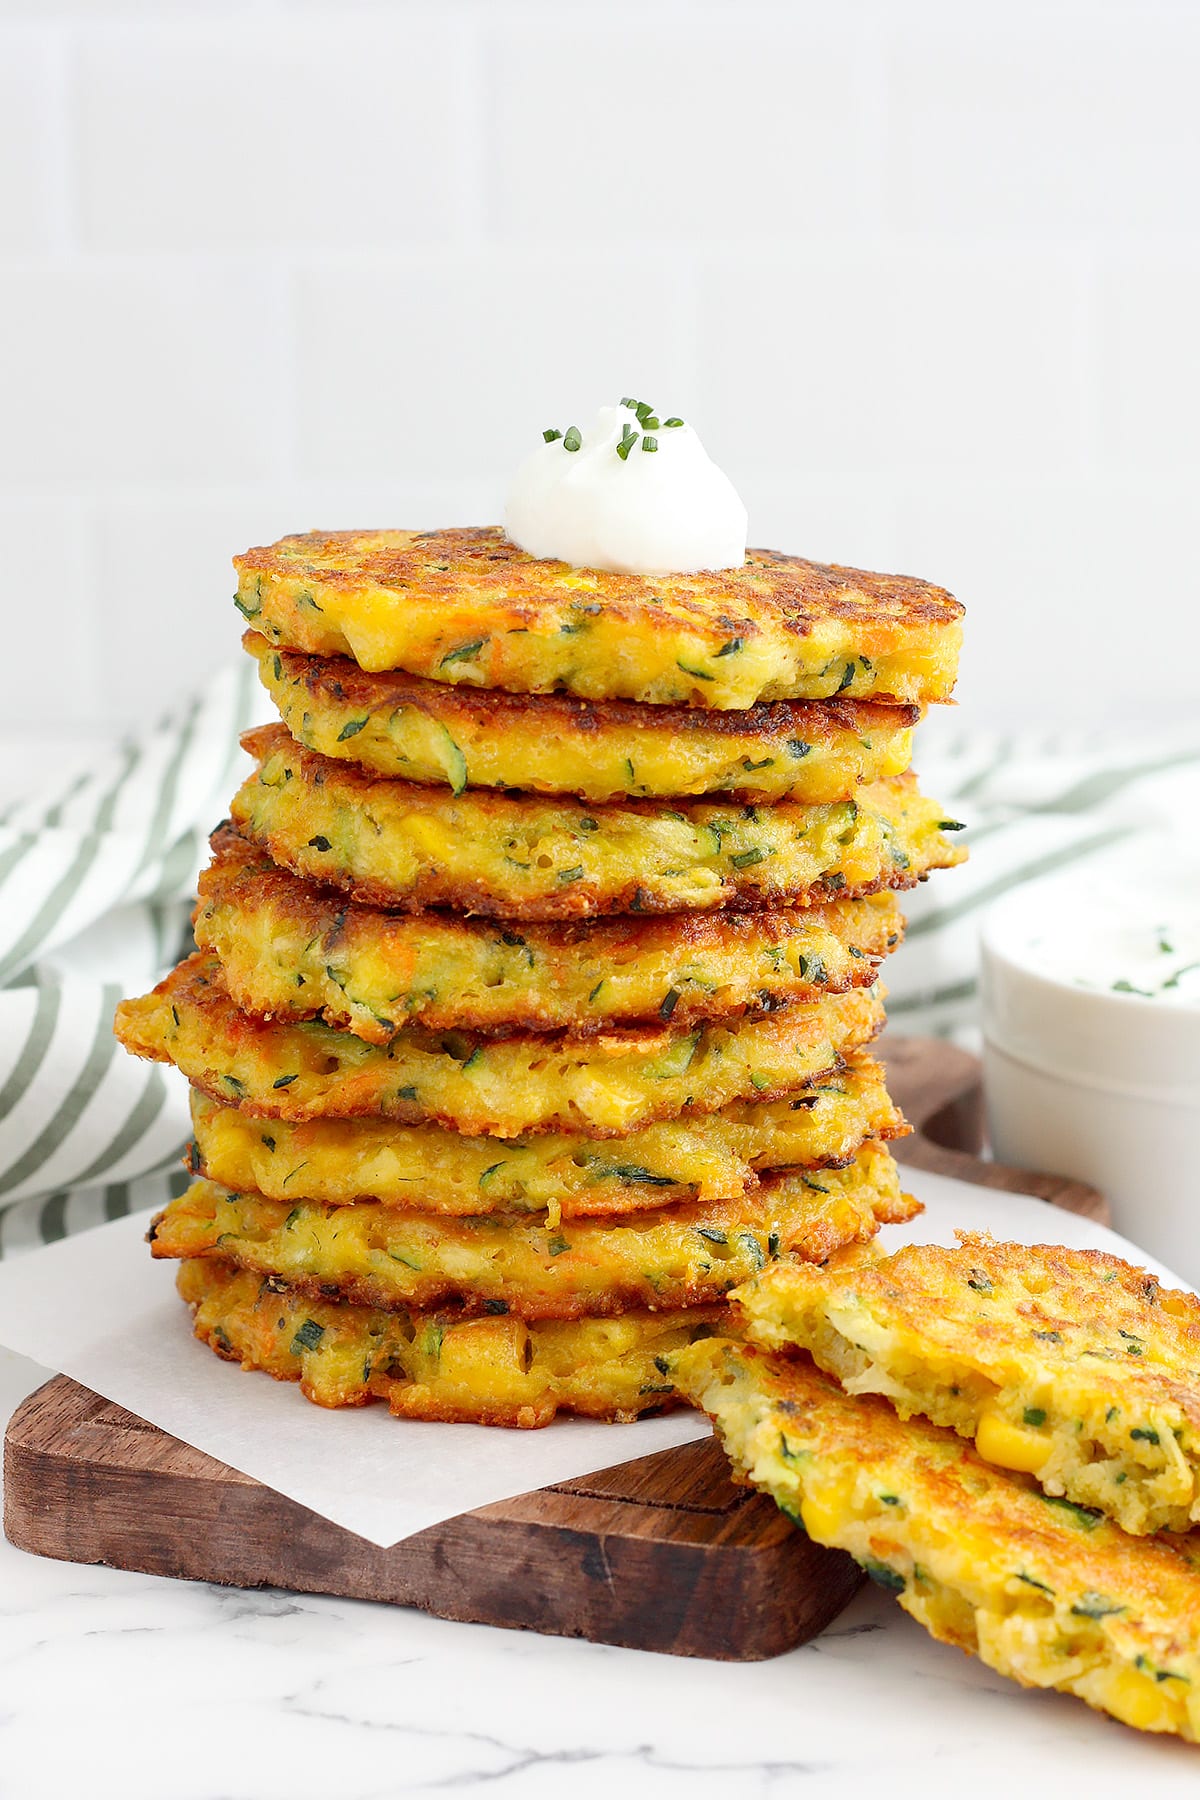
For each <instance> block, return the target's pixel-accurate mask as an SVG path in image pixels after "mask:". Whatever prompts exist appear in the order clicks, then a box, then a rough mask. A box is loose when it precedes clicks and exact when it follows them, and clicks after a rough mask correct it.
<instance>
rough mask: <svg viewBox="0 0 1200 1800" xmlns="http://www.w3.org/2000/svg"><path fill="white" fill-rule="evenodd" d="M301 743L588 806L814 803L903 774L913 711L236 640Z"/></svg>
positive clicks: (363, 760) (377, 763)
mask: <svg viewBox="0 0 1200 1800" xmlns="http://www.w3.org/2000/svg"><path fill="white" fill-rule="evenodd" d="M242 641H243V643H244V645H245V647H246V649H247V650H248V651H249V652H250V654H251V655H252V656H253V657H254V658H255V659H256V661H257V662H258V669H259V674H260V676H261V678H262V682H263V686H264V687H265V688H266V690H267V692H268V693H269V694H270V696H271V698H272V700H273V701H274V702H275V705H276V706H277V707H278V709H279V712H280V714H281V716H282V718H283V721H284V723H285V724H286V726H287V728H288V730H289V731H290V732H291V733H292V736H293V737H294V738H295V739H296V741H297V742H298V743H301V744H304V745H305V746H306V747H307V748H308V749H310V750H318V751H320V753H321V754H322V755H323V756H331V757H334V758H336V759H338V760H339V761H342V762H352V763H359V764H361V765H362V766H363V767H364V768H367V769H370V770H371V771H372V772H373V773H374V774H377V775H388V776H392V777H393V778H398V779H400V780H403V781H422V782H433V783H434V784H435V785H438V786H445V785H448V786H449V787H451V788H453V790H454V792H455V793H456V794H460V793H461V792H462V791H463V789H464V788H466V787H501V788H524V789H527V790H528V791H530V792H533V793H539V794H578V795H580V796H581V797H582V798H583V799H585V800H596V801H605V800H619V799H631V800H638V799H646V798H656V797H657V798H676V797H678V796H680V795H685V796H686V795H689V794H691V795H694V794H717V793H719V794H722V795H724V796H727V797H728V798H730V799H740V800H748V801H765V800H795V801H804V802H808V803H816V804H819V805H825V804H828V803H829V802H831V801H834V800H846V799H849V798H850V797H851V796H852V795H853V793H854V791H855V789H856V788H857V787H858V786H859V785H860V784H861V783H862V782H864V781H881V780H884V779H886V778H887V777H888V776H889V775H900V774H903V772H904V770H905V769H907V768H908V765H909V763H910V761H911V760H912V729H913V726H914V725H916V724H917V722H918V720H919V719H920V716H921V709H920V707H918V706H898V705H891V704H888V703H886V702H871V701H866V700H846V699H840V700H810V701H804V700H779V701H776V702H774V703H773V704H765V703H764V704H761V705H759V706H754V707H750V708H749V709H747V710H745V711H726V712H713V711H706V710H704V709H703V708H701V707H693V706H659V707H646V706H641V705H638V704H637V703H636V702H635V701H630V700H608V701H591V700H579V699H577V698H576V697H575V696H574V695H571V694H542V695H538V696H535V697H530V696H529V695H527V694H506V693H503V692H502V691H500V690H499V689H496V688H483V689H479V688H467V687H451V686H449V685H448V684H447V683H446V682H444V681H425V680H422V679H421V678H420V677H419V676H413V675H403V674H399V673H397V672H394V671H393V672H387V673H380V674H374V675H372V674H368V673H367V672H366V671H365V670H363V669H360V668H359V667H358V665H357V663H353V662H351V661H350V660H349V658H348V657H344V656H333V657H318V656H306V655H305V654H304V653H303V652H302V651H299V650H287V649H284V648H282V647H280V648H277V647H276V646H275V645H273V644H271V643H269V642H268V641H267V639H266V638H264V637H260V636H259V634H258V633H257V632H253V631H248V632H247V633H246V635H245V637H244V639H243V640H242Z"/></svg>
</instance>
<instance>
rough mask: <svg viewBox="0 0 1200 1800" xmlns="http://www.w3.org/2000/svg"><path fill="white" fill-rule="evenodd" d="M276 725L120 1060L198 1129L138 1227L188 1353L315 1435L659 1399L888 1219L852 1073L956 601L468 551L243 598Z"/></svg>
mask: <svg viewBox="0 0 1200 1800" xmlns="http://www.w3.org/2000/svg"><path fill="white" fill-rule="evenodd" d="M237 566H238V569H239V576H240V580H239V588H238V596H237V604H238V606H239V608H240V610H241V611H242V613H243V614H244V615H245V617H246V619H247V620H248V621H249V623H250V625H251V628H252V629H251V630H250V631H249V632H248V633H247V636H246V640H245V643H246V648H247V650H248V651H249V652H250V654H251V655H253V656H254V657H255V659H256V660H257V662H258V665H259V669H260V672H261V675H262V678H263V681H264V683H265V685H266V687H267V689H268V691H269V692H270V694H271V696H272V698H273V700H274V701H275V703H276V705H277V707H278V709H279V712H280V714H281V716H282V720H283V723H282V724H280V725H276V726H271V727H268V728H265V729H262V730H259V731H256V732H252V733H251V734H249V736H248V737H247V739H246V740H245V741H246V747H247V749H248V750H249V751H250V753H251V755H252V756H253V757H254V759H255V762H256V765H257V767H256V770H255V772H254V773H253V774H252V775H251V776H250V777H249V779H248V780H247V781H246V782H245V784H244V786H243V787H242V789H241V790H240V792H239V793H238V794H237V795H236V797H235V799H234V801H233V806H232V812H231V819H230V821H229V822H228V823H227V824H226V825H223V826H222V827H221V828H220V829H219V830H218V831H217V833H216V835H215V837H214V839H213V860H212V864H211V866H210V867H209V869H208V870H207V872H206V873H205V875H204V876H203V878H202V882H201V891H200V900H199V905H198V908H197V912H196V918H195V932H196V941H197V945H198V949H197V952H196V954H195V955H194V956H192V957H190V958H189V959H188V960H187V961H186V962H184V963H183V964H182V965H181V966H180V967H179V968H178V969H176V970H175V971H174V973H173V974H172V975H171V976H170V977H169V978H168V979H167V980H166V981H165V982H163V983H162V984H161V986H160V987H159V988H157V989H156V990H155V991H154V993H153V994H150V995H148V996H146V997H145V998H144V999H141V1000H136V1001H130V1002H126V1003H125V1005H124V1006H123V1007H122V1008H121V1010H120V1014H119V1020H118V1030H119V1034H120V1036H121V1038H122V1041H123V1042H124V1043H125V1044H126V1045H127V1046H128V1047H129V1048H130V1049H131V1050H133V1051H134V1052H136V1053H137V1054H139V1055H143V1056H150V1057H157V1058H159V1059H162V1060H168V1061H171V1062H174V1063H175V1064H176V1065H177V1066H178V1067H179V1068H181V1069H182V1070H183V1071H184V1073H185V1074H186V1075H187V1076H188V1078H189V1080H190V1082H191V1083H192V1088H193V1096H194V1098H193V1118H194V1128H195V1143H194V1146H193V1148H192V1151H191V1167H192V1170H193V1172H194V1174H195V1176H196V1180H195V1182H194V1183H193V1185H192V1186H191V1188H190V1189H189V1190H188V1191H187V1192H186V1193H185V1194H184V1195H183V1196H182V1197H181V1198H180V1199H178V1200H176V1201H175V1202H173V1203H172V1204H171V1205H170V1206H169V1207H168V1208H167V1209H166V1211H165V1212H164V1213H163V1214H162V1215H161V1216H160V1218H159V1219H157V1220H156V1222H155V1225H154V1228H153V1231H152V1234H151V1235H152V1242H153V1248H154V1253H155V1254H156V1255H158V1256H168V1257H179V1258H182V1259H183V1265H182V1268H181V1271H180V1277H179V1286H180V1291H181V1293H182V1294H183V1296H184V1298H185V1299H186V1300H187V1301H188V1302H189V1304H190V1305H191V1306H192V1307H193V1309H194V1311H195V1316H196V1330H197V1333H198V1335H199V1336H201V1337H202V1338H204V1339H205V1340H206V1341H207V1342H208V1343H209V1344H210V1345H211V1346H212V1347H213V1349H215V1350H216V1351H217V1352H218V1353H219V1354H221V1355H223V1356H226V1357H230V1358H233V1359H235V1360H237V1361H240V1362H241V1363H242V1364H243V1366H244V1367H247V1368H258V1369H265V1370H267V1371H269V1372H270V1373H271V1374H273V1375H276V1376H278V1377H280V1378H284V1379H292V1380H299V1381H300V1382H301V1384H302V1386H303V1388H304V1391H305V1393H306V1394H307V1395H308V1396H309V1397H310V1398H311V1399H313V1400H316V1401H319V1402H320V1403H322V1404H325V1405H353V1404H359V1403H362V1402H365V1401H367V1400H370V1399H383V1400H386V1401H387V1402H388V1403H389V1405H390V1406H391V1408H392V1410H393V1411H394V1412H396V1413H399V1414H402V1415H404V1416H407V1417H419V1418H434V1419H457V1420H481V1421H485V1422H488V1423H495V1424H506V1425H523V1426H532V1425H542V1424H545V1423H546V1422H547V1421H548V1420H549V1419H551V1418H552V1417H553V1416H554V1414H555V1412H556V1411H558V1410H560V1409H562V1410H567V1411H574V1412H579V1413H586V1414H590V1415H592V1416H595V1417H602V1418H613V1419H630V1418H633V1417H636V1416H637V1415H638V1414H641V1413H645V1412H647V1411H651V1410H657V1409H660V1408H662V1407H664V1406H669V1405H672V1404H676V1403H678V1399H679V1396H678V1395H677V1393H676V1392H675V1390H674V1388H673V1385H672V1383H671V1380H670V1378H669V1376H668V1375H667V1373H666V1371H667V1368H668V1361H667V1359H668V1357H670V1356H671V1355H672V1354H673V1353H674V1352H675V1351H677V1350H679V1349H680V1348H681V1347H683V1346H686V1345H687V1344H689V1343H691V1342H693V1341H695V1340H696V1339H699V1338H702V1337H704V1336H706V1335H708V1334H711V1333H712V1332H714V1331H718V1330H720V1329H721V1328H722V1327H723V1326H724V1325H725V1324H726V1323H727V1322H728V1315H727V1311H726V1295H727V1294H728V1292H729V1290H730V1289H731V1288H732V1287H734V1286H736V1285H737V1284H738V1283H740V1282H742V1281H744V1280H746V1279H747V1278H748V1277H749V1276H750V1275H752V1274H753V1273H754V1272H755V1271H756V1270H759V1269H761V1268H763V1267H764V1266H765V1265H766V1264H767V1263H769V1262H773V1261H775V1260H791V1259H795V1258H799V1259H809V1260H812V1261H814V1262H818V1263H819V1262H823V1261H825V1260H826V1259H828V1258H829V1257H831V1256H832V1255H834V1253H835V1252H838V1251H840V1250H842V1249H844V1248H845V1247H847V1246H851V1245H855V1244H861V1243H864V1242H866V1241H867V1240H869V1239H870V1238H871V1237H872V1236H873V1235H874V1234H875V1232H876V1231H877V1230H878V1228H879V1224H880V1223H881V1221H885V1220H899V1219H903V1218H905V1217H908V1216H911V1212H912V1210H913V1203H912V1202H911V1201H909V1200H908V1199H907V1198H906V1197H905V1196H904V1195H903V1194H902V1193H901V1190H900V1186H899V1182H898V1179H897V1172H896V1168H895V1165H894V1163H893V1161H892V1159H891V1157H890V1155H889V1154H888V1152H887V1150H886V1148H885V1147H884V1145H885V1141H886V1140H887V1139H888V1138H890V1137H893V1136H895V1135H896V1134H897V1133H898V1132H899V1131H901V1130H903V1129H904V1125H903V1121H902V1119H901V1118H900V1116H899V1114H898V1113H897V1111H896V1109H895V1107H894V1106H893V1105H892V1103H891V1101H890V1100H889V1099H888V1096H887V1093H886V1090H885V1087H884V1083H883V1077H882V1073H881V1071H880V1069H879V1067H878V1065H877V1064H876V1063H875V1062H874V1061H873V1060H872V1059H871V1057H870V1055H869V1054H868V1053H867V1050H866V1049H865V1046H866V1045H867V1044H868V1043H869V1042H870V1040H871V1039H872V1038H873V1037H874V1036H875V1034H876V1032H877V1031H878V1030H879V1028H880V1026H881V1024H882V1022H883V1006H882V998H881V990H880V989H879V987H878V985H877V981H876V976H877V969H878V964H879V962H880V960H881V958H882V957H884V956H885V955H886V954H887V953H888V952H889V951H890V950H892V949H893V948H894V947H895V946H896V944H897V943H898V942H899V940H900V937H901V933H902V929H903V921H902V917H901V914H900V911H899V909H898V906H897V903H896V900H895V897H894V890H896V889H898V888H904V887H907V886H909V885H911V884H912V883H913V882H915V881H917V880H920V879H923V878H924V876H925V875H926V874H927V873H928V872H929V871H930V870H931V869H935V868H942V867H946V866H948V865H950V864H952V863H954V862H956V861H958V860H959V856H960V852H959V851H958V849H957V847H956V842H955V840H954V839H953V838H951V837H950V836H948V835H947V833H948V832H949V831H950V830H952V829H953V828H954V823H953V821H948V820H945V819H943V818H942V817H941V813H940V809H939V808H938V807H937V806H936V805H935V804H934V803H932V802H931V801H929V800H927V799H926V798H924V796H922V795H921V794H920V792H919V791H918V789H917V787H916V784H915V782H914V779H913V777H912V776H911V775H909V774H908V773H907V772H906V771H907V769H908V763H909V757H910V753H911V737H912V729H913V726H914V725H915V724H916V722H917V721H918V719H919V717H920V713H921V709H922V706H923V703H924V702H925V701H926V700H929V699H937V698H942V697H944V696H945V695H947V694H948V692H949V689H950V686H951V684H952V682H953V675H954V666H955V661H956V656H957V646H958V616H959V610H960V609H959V608H958V606H957V603H956V602H954V601H953V600H951V599H950V597H949V596H948V595H946V594H944V593H942V592H941V591H940V590H937V589H933V588H929V587H927V586H925V585H924V584H922V583H920V582H916V581H908V580H903V579H900V578H892V577H881V576H868V575H861V574H858V573H855V572H854V571H850V570H839V569H829V568H823V567H820V566H818V565H814V564H811V563H806V562H802V561H800V560H798V559H794V558H788V557H781V556H775V555H771V554H766V553H761V552H751V553H750V555H749V556H748V558H747V560H746V563H745V565H744V567H742V568H738V569H733V570H727V571H724V572H720V573H709V574H697V575H691V576H672V577H648V576H638V577H631V576H620V575H614V574H606V573H599V572H596V571H591V570H585V569H579V568H575V567H572V566H570V565H568V564H565V563H556V562H542V561H537V560H535V559H533V558H532V557H530V556H527V555H525V554H524V553H523V552H521V551H519V550H518V549H516V548H515V547H514V546H513V545H512V544H511V543H509V542H508V541H507V540H506V539H505V538H504V537H503V536H502V534H501V533H500V532H498V531H495V530H481V531H444V532H430V533H424V534H420V533H413V532H384V533H374V534H366V535H363V534H348V533H343V534H333V535H328V536H322V535H312V536H308V537H298V538H288V539H285V540H284V541H283V542H282V543H280V544H277V545H275V546H274V547H273V548H271V549H265V550H255V551H251V552H250V553H249V554H248V555H246V556H244V557H242V558H240V559H239V561H238V565H237Z"/></svg>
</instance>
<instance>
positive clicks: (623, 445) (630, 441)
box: [617, 425, 638, 462]
mask: <svg viewBox="0 0 1200 1800" xmlns="http://www.w3.org/2000/svg"><path fill="white" fill-rule="evenodd" d="M637 441H638V434H637V432H636V431H635V430H634V429H633V427H632V425H625V426H622V428H621V441H620V443H619V444H618V445H617V455H618V456H619V457H620V459H621V461H622V462H628V461H629V452H630V451H631V450H632V449H633V446H634V445H635V444H636V443H637Z"/></svg>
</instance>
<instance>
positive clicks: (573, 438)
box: [563, 425, 583, 450]
mask: <svg viewBox="0 0 1200 1800" xmlns="http://www.w3.org/2000/svg"><path fill="white" fill-rule="evenodd" d="M582 442H583V436H582V433H581V432H580V430H579V427H578V425H571V426H569V427H568V428H567V432H566V436H565V437H564V438H563V449H564V450H578V448H579V446H580V445H581V444H582Z"/></svg>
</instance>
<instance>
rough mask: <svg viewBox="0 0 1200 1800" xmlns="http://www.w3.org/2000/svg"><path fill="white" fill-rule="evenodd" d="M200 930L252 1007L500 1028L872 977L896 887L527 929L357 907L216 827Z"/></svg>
mask: <svg viewBox="0 0 1200 1800" xmlns="http://www.w3.org/2000/svg"><path fill="white" fill-rule="evenodd" d="M194 926H195V934H196V942H197V943H198V944H199V945H200V947H201V949H203V950H210V951H212V952H214V954H215V955H216V956H217V957H218V959H219V961H220V963H221V969H222V974H223V977H224V982H225V986H226V988H227V989H228V991H229V993H230V994H231V996H232V997H233V999H234V1000H235V1001H236V1003H237V1004H238V1005H239V1006H241V1007H242V1008H244V1009H245V1010H246V1011H247V1012H253V1013H260V1014H263V1015H265V1016H274V1017H276V1018H283V1019H307V1018H313V1017H314V1016H319V1017H321V1018H323V1019H324V1020H325V1022H326V1024H328V1025H334V1026H339V1027H341V1028H342V1029H344V1030H347V1031H352V1032H353V1033H354V1034H355V1036H356V1037H361V1038H364V1039H365V1040H366V1041H367V1042H368V1043H372V1044H386V1043H387V1042H388V1041H389V1040H390V1039H391V1038H392V1037H394V1036H395V1034H396V1032H397V1031H399V1030H400V1029H401V1027H402V1026H403V1025H405V1024H406V1023H408V1022H410V1021H411V1022H418V1023H421V1024H423V1025H427V1026H429V1027H430V1028H431V1029H433V1030H439V1029H452V1028H454V1027H460V1028H462V1029H463V1030H473V1031H481V1032H485V1033H492V1032H494V1033H498V1034H503V1033H505V1032H512V1031H555V1030H559V1031H570V1032H571V1033H572V1034H574V1035H577V1036H586V1035H587V1034H589V1033H592V1032H597V1031H603V1030H605V1029H606V1028H608V1027H609V1026H612V1025H614V1024H629V1023H634V1022H642V1023H645V1022H647V1021H651V1020H657V1021H659V1022H661V1021H662V1020H664V1019H669V1020H670V1021H671V1023H672V1025H674V1026H675V1027H676V1028H680V1027H683V1026H686V1025H689V1024H690V1023H692V1021H694V1020H697V1019H702V1018H703V1019H727V1018H731V1017H735V1016H737V1015H739V1014H743V1013H755V1012H770V1011H772V1010H773V1009H775V1008H777V1007H779V1006H782V1005H784V1004H786V1003H787V1002H789V1001H793V1000H806V1001H811V1000H817V999H820V998H821V996H822V995H824V994H835V993H842V992H844V991H845V989H846V988H848V987H862V986H869V985H870V984H871V983H872V982H873V981H874V980H875V976H876V966H877V962H878V959H879V958H881V957H883V956H886V955H887V953H888V952H889V951H890V950H892V949H893V948H894V947H895V945H896V944H898V943H899V941H900V938H901V934H902V932H903V929H904V916H903V914H902V913H901V911H900V908H899V905H898V904H897V902H896V900H895V898H894V896H893V895H891V894H876V895H873V896H871V897H869V898H867V899H865V900H840V901H832V902H830V903H829V904H828V905H826V906H814V907H793V908H780V909H778V910H776V911H773V912H756V913H749V914H731V913H724V912H717V913H701V914H694V913H668V914H666V915H662V916H659V917H657V918H640V917H637V916H636V915H634V916H631V917H618V918H615V919H601V920H597V921H595V922H591V921H585V922H579V921H557V922H556V921H548V922H543V923H533V924H527V925H523V926H522V927H521V928H520V929H519V930H518V929H517V928H516V927H515V926H513V925H509V924H505V923H504V922H503V921H502V920H495V921H492V920H488V919H463V918H460V917H458V916H457V915H456V914H454V913H445V912H427V913H393V912H387V911H385V910H383V909H381V908H379V907H365V906H357V905H354V904H353V903H352V902H350V901H348V900H347V899H346V897H345V895H343V894H339V893H338V892H337V891H336V890H335V889H333V888H328V887H319V886H316V885H315V884H313V883H312V882H309V881H305V880H303V879H302V878H301V877H299V876H296V875H292V874H290V873H289V872H288V871H287V870H284V869H278V868H276V867H275V865H274V863H273V862H272V861H271V859H270V858H269V857H268V856H267V855H266V854H265V853H264V852H263V851H261V850H259V849H257V848H256V846H254V845H253V844H251V843H249V842H248V841H247V840H246V839H245V838H241V837H239V836H238V835H237V833H236V832H234V831H231V830H228V829H222V830H220V831H218V832H217V833H216V834H215V836H214V838H213V861H212V864H211V866H210V867H209V868H208V869H206V870H205V872H204V873H203V874H202V875H201V877H200V903H199V906H198V907H197V909H196V916H195V920H194Z"/></svg>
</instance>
